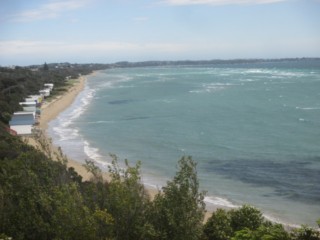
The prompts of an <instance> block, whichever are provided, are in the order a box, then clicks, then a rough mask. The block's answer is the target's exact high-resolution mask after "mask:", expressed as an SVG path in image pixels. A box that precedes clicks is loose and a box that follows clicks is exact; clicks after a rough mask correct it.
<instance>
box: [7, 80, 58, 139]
mask: <svg viewBox="0 0 320 240" xmlns="http://www.w3.org/2000/svg"><path fill="white" fill-rule="evenodd" d="M53 87H54V84H53V83H45V84H44V88H43V89H42V90H40V91H39V94H38V95H30V96H28V97H27V98H25V100H24V102H20V105H21V107H22V109H23V110H22V111H19V112H14V113H13V115H12V118H11V121H10V122H9V126H10V133H11V134H13V135H19V136H31V135H32V134H33V132H34V131H33V130H34V127H35V126H36V125H37V124H38V123H39V118H40V115H41V105H42V103H43V102H44V99H45V98H46V97H49V96H50V94H51V91H52V89H53Z"/></svg>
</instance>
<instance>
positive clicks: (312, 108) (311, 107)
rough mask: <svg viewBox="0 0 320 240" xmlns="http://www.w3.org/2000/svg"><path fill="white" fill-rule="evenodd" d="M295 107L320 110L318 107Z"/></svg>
mask: <svg viewBox="0 0 320 240" xmlns="http://www.w3.org/2000/svg"><path fill="white" fill-rule="evenodd" d="M296 109H301V110H307V111H308V110H320V107H296Z"/></svg>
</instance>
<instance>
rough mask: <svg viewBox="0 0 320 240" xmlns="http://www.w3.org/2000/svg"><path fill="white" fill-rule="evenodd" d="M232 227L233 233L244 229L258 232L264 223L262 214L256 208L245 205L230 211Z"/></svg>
mask: <svg viewBox="0 0 320 240" xmlns="http://www.w3.org/2000/svg"><path fill="white" fill-rule="evenodd" d="M230 217H231V227H232V229H233V231H235V232H236V231H239V230H242V229H244V228H248V229H250V230H256V229H257V228H258V227H260V226H261V224H262V223H263V216H262V213H261V212H260V211H259V210H258V209H256V208H255V207H252V206H249V205H243V206H242V207H241V208H238V209H232V210H231V211H230Z"/></svg>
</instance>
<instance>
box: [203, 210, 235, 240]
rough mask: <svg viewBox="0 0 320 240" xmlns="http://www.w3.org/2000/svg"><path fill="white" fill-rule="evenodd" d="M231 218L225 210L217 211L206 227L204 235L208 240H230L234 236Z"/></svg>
mask: <svg viewBox="0 0 320 240" xmlns="http://www.w3.org/2000/svg"><path fill="white" fill-rule="evenodd" d="M230 223H231V217H230V214H229V212H227V211H226V210H224V209H217V211H215V212H214V213H212V216H211V217H210V218H209V219H208V221H207V222H206V224H205V225H204V229H203V234H204V237H205V239H208V240H228V239H230V238H231V236H233V230H232V228H231V224H230Z"/></svg>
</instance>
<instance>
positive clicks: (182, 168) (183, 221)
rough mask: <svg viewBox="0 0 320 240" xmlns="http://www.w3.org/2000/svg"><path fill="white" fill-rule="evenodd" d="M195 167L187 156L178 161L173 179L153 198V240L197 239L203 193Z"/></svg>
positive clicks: (202, 210) (200, 229)
mask: <svg viewBox="0 0 320 240" xmlns="http://www.w3.org/2000/svg"><path fill="white" fill-rule="evenodd" d="M196 165H197V164H196V163H195V162H194V161H193V160H192V158H191V157H190V156H188V157H183V158H181V160H180V161H179V162H178V171H177V173H176V175H175V177H174V179H173V180H172V181H168V182H167V186H165V187H163V188H162V191H163V192H162V193H158V194H157V195H156V197H155V199H154V201H153V205H152V209H151V217H150V221H151V223H152V224H153V227H154V230H155V233H156V239H171V240H178V239H185V240H193V239H199V238H200V236H201V234H202V221H203V217H204V213H205V204H204V201H203V199H204V194H205V193H204V192H199V181H198V178H197V171H196Z"/></svg>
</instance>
